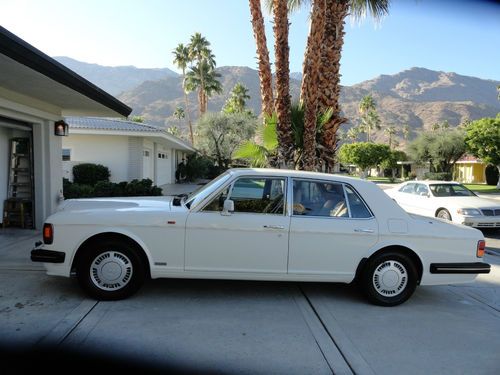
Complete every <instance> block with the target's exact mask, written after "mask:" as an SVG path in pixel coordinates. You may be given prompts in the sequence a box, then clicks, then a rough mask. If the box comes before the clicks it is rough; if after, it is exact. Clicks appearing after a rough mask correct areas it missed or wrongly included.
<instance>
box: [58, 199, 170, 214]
mask: <svg viewBox="0 0 500 375" xmlns="http://www.w3.org/2000/svg"><path fill="white" fill-rule="evenodd" d="M172 200H173V197H127V198H119V197H116V198H86V199H68V200H65V201H64V202H63V203H62V204H61V205H60V206H59V207H58V211H65V212H68V211H89V210H122V211H123V210H141V209H152V210H155V209H160V210H168V211H170V210H171V209H172Z"/></svg>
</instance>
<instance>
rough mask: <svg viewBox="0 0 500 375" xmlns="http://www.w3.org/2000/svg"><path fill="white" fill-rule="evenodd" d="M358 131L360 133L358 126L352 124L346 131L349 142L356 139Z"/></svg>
mask: <svg viewBox="0 0 500 375" xmlns="http://www.w3.org/2000/svg"><path fill="white" fill-rule="evenodd" d="M359 133H360V128H359V127H358V126H353V127H352V128H350V129H349V130H348V131H347V138H348V139H349V140H350V141H351V142H354V141H356V140H357V139H358V136H359Z"/></svg>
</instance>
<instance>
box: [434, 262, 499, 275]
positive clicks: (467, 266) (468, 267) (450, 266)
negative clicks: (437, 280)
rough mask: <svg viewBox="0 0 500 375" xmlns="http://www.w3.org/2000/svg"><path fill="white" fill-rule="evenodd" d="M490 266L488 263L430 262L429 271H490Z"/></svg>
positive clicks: (475, 272)
mask: <svg viewBox="0 0 500 375" xmlns="http://www.w3.org/2000/svg"><path fill="white" fill-rule="evenodd" d="M490 269H491V266H490V265H489V264H488V263H483V262H477V263H431V267H430V272H431V273H466V274H471V273H472V274H477V273H490Z"/></svg>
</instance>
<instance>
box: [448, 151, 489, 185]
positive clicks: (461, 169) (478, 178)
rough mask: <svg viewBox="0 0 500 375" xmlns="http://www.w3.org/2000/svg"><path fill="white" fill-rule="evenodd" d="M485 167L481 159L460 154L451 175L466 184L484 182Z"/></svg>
mask: <svg viewBox="0 0 500 375" xmlns="http://www.w3.org/2000/svg"><path fill="white" fill-rule="evenodd" d="M486 167H487V165H486V164H485V163H483V161H482V160H481V159H478V158H476V157H475V156H472V155H464V156H462V157H461V158H460V159H459V160H458V161H457V162H456V163H455V167H454V170H453V176H455V179H456V180H457V181H459V182H464V183H468V184H484V183H486Z"/></svg>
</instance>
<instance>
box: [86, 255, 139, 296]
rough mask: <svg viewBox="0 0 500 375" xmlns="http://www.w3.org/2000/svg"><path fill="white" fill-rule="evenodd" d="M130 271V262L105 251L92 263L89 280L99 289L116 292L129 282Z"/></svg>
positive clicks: (122, 256) (124, 257) (131, 269)
mask: <svg viewBox="0 0 500 375" xmlns="http://www.w3.org/2000/svg"><path fill="white" fill-rule="evenodd" d="M132 271H133V267H132V262H131V261H130V259H129V258H128V257H127V256H125V255H123V254H122V253H118V252H115V251H106V252H104V253H101V254H99V255H98V256H97V257H96V258H95V259H94V260H93V261H92V263H91V265H90V279H91V280H92V282H93V283H94V285H95V286H97V287H98V288H99V289H102V290H107V291H116V290H119V289H122V288H123V287H124V286H125V285H127V284H128V283H129V282H130V279H131V278H132Z"/></svg>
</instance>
